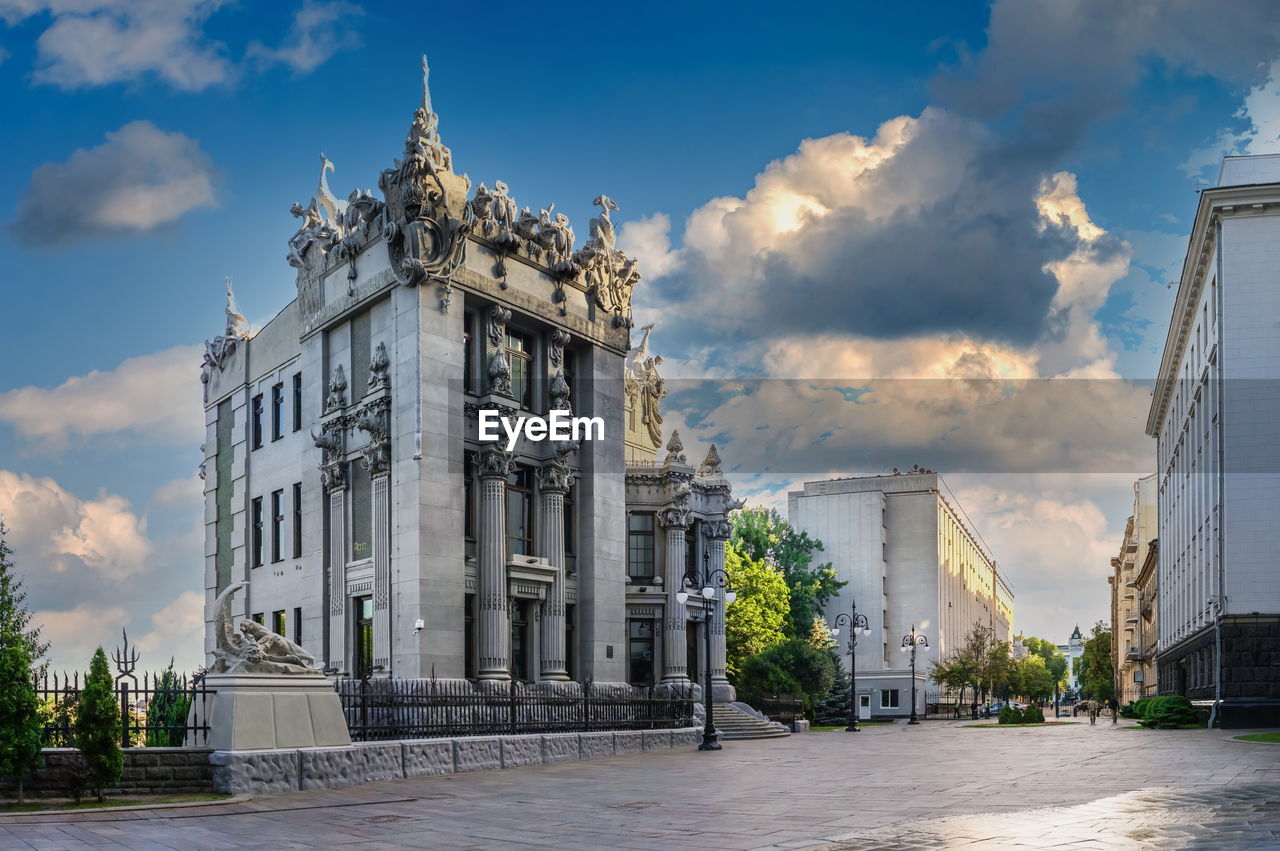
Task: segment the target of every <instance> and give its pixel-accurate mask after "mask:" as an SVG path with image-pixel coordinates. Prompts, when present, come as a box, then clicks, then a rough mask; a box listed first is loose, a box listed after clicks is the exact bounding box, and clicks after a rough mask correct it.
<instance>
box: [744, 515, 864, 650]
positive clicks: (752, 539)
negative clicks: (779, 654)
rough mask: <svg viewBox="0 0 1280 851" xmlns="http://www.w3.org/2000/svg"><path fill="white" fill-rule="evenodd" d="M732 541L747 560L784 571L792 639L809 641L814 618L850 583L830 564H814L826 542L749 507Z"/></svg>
mask: <svg viewBox="0 0 1280 851" xmlns="http://www.w3.org/2000/svg"><path fill="white" fill-rule="evenodd" d="M731 542H732V543H733V545H734V546H735V547H736V548H737V549H738V552H740V553H742V555H743V557H745V558H747V559H751V560H757V561H765V562H769V563H772V564H774V565H776V566H777V569H778V570H779V571H781V572H782V575H783V577H784V578H785V580H786V585H787V593H788V596H789V598H790V605H789V617H788V619H787V626H786V633H787V637H788V638H805V637H806V636H807V635H808V634H809V629H810V626H811V624H812V623H813V619H814V617H815V616H820V615H821V614H822V610H823V609H824V608H825V607H826V605H827V601H828V600H830V599H831V598H832V597H834V596H835V595H836V592H838V591H839V590H840V589H841V588H843V587H844V586H845V584H846V583H844V582H841V581H840V580H838V579H837V578H836V572H835V571H834V570H832V569H831V565H830V563H827V564H819V565H814V564H813V556H814V553H816V552H819V551H821V550H822V542H821V541H819V540H817V539H815V538H811V537H809V534H808V533H807V532H797V531H796V530H795V529H794V528H793V527H792V526H791V524H790V523H788V522H787V521H786V520H784V519H783V518H782V515H781V514H779V513H778V512H777V511H774V510H773V509H766V508H747V509H744V510H742V511H739V512H738V513H737V514H735V515H734V518H733V536H732V538H731Z"/></svg>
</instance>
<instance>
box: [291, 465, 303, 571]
mask: <svg viewBox="0 0 1280 851" xmlns="http://www.w3.org/2000/svg"><path fill="white" fill-rule="evenodd" d="M293 557H294V558H302V482H294V483H293Z"/></svg>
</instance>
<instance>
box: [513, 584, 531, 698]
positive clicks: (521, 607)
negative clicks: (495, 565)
mask: <svg viewBox="0 0 1280 851" xmlns="http://www.w3.org/2000/svg"><path fill="white" fill-rule="evenodd" d="M527 609H528V604H527V603H525V601H524V600H512V601H511V678H512V679H513V680H518V681H519V682H528V681H529V616H528V614H527Z"/></svg>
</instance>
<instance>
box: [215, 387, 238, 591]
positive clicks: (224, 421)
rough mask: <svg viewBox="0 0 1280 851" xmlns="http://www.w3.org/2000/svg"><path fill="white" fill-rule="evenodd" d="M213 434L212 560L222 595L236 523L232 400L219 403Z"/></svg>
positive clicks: (231, 557) (230, 562)
mask: <svg viewBox="0 0 1280 851" xmlns="http://www.w3.org/2000/svg"><path fill="white" fill-rule="evenodd" d="M216 428H217V431H216V443H215V446H216V450H215V451H216V454H215V456H214V459H213V470H214V476H215V477H216V481H215V484H214V492H213V504H214V509H215V511H216V512H217V520H216V524H215V526H214V536H215V539H216V541H217V556H215V560H214V571H215V582H216V583H217V593H219V594H221V593H222V592H223V591H225V590H226V589H227V586H228V585H230V584H231V566H232V562H233V559H234V555H235V554H234V552H233V551H232V546H231V538H232V533H233V531H234V527H235V519H234V517H233V516H232V511H231V490H232V487H231V485H232V478H231V459H232V456H233V454H234V451H235V450H234V449H233V447H232V441H234V439H235V412H234V411H233V410H232V408H231V400H230V399H224V400H222V401H221V402H219V403H218V425H217V427H216Z"/></svg>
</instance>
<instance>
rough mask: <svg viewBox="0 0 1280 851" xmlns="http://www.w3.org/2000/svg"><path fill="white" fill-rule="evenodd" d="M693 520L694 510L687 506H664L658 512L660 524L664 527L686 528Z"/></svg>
mask: <svg viewBox="0 0 1280 851" xmlns="http://www.w3.org/2000/svg"><path fill="white" fill-rule="evenodd" d="M692 522H693V512H692V511H690V510H689V509H687V508H664V509H663V510H662V511H660V512H658V525H659V526H661V527H662V528H664V529H685V528H688V526H689V524H690V523H692Z"/></svg>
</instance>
